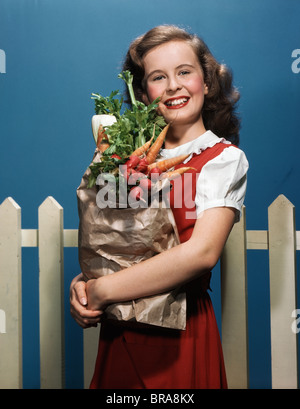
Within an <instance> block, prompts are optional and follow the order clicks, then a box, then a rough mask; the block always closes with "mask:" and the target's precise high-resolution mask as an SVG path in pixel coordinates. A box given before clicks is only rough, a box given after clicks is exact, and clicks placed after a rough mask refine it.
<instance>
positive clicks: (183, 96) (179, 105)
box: [164, 95, 190, 109]
mask: <svg viewBox="0 0 300 409" xmlns="http://www.w3.org/2000/svg"><path fill="white" fill-rule="evenodd" d="M179 99H186V101H185V102H182V103H180V104H176V105H167V103H168V102H172V101H176V100H179ZM189 100H190V97H188V96H186V95H182V96H178V97H173V98H168V99H167V100H166V101H164V105H165V107H166V108H167V109H180V108H183V107H185V106H186V105H187V104H188V103H189Z"/></svg>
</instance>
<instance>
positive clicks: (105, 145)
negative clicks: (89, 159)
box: [97, 125, 109, 153]
mask: <svg viewBox="0 0 300 409" xmlns="http://www.w3.org/2000/svg"><path fill="white" fill-rule="evenodd" d="M103 139H105V141H107V137H106V133H105V130H104V128H103V126H102V125H100V126H99V128H98V137H97V148H98V150H99V151H100V152H102V153H103V152H104V151H105V150H106V149H107V148H108V147H109V143H107V142H104V141H103Z"/></svg>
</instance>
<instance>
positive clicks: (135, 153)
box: [131, 136, 154, 156]
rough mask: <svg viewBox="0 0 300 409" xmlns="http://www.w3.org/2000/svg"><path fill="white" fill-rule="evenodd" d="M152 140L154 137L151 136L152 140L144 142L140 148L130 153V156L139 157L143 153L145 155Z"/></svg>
mask: <svg viewBox="0 0 300 409" xmlns="http://www.w3.org/2000/svg"><path fill="white" fill-rule="evenodd" d="M153 138H154V136H152V138H151V139H150V140H149V141H148V142H146V143H145V144H144V145H142V146H140V147H139V148H137V149H136V150H135V151H134V152H132V154H131V155H134V156H141V155H143V154H144V153H146V152H147V150H148V149H149V148H150V145H151V143H152V139H153Z"/></svg>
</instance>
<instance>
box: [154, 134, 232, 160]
mask: <svg viewBox="0 0 300 409" xmlns="http://www.w3.org/2000/svg"><path fill="white" fill-rule="evenodd" d="M220 142H221V143H226V144H231V142H229V141H227V140H226V139H225V138H219V137H218V136H217V135H215V134H214V133H213V132H212V131H206V132H205V133H204V134H202V135H200V136H198V138H196V139H194V140H192V141H190V142H186V143H184V144H182V145H179V146H176V148H172V149H161V151H160V155H161V156H162V157H163V158H165V159H168V158H174V157H175V156H179V155H187V154H191V155H192V154H193V153H196V154H198V155H199V154H200V153H201V152H202V151H204V150H205V149H207V148H211V147H212V146H214V145H216V144H217V143H220ZM189 160H190V157H188V158H187V159H186V160H185V161H184V163H185V162H188V161H189Z"/></svg>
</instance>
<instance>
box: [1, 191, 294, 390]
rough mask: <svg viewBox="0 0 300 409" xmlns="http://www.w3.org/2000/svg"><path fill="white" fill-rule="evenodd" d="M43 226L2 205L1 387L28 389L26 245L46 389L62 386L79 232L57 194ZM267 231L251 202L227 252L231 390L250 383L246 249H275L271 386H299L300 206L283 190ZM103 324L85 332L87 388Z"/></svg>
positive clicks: (9, 203) (225, 328)
mask: <svg viewBox="0 0 300 409" xmlns="http://www.w3.org/2000/svg"><path fill="white" fill-rule="evenodd" d="M38 214H39V226H38V229H23V230H22V229H21V208H20V207H19V206H18V204H17V203H16V202H15V201H14V200H13V199H12V198H10V197H8V198H6V199H5V200H4V201H3V203H2V204H1V205H0V263H1V264H0V348H1V349H0V353H1V356H0V389H1V388H22V302H21V301H22V288H21V248H22V247H36V246H38V247H39V269H40V354H41V356H40V358H41V359H40V360H41V373H40V377H41V388H63V387H64V386H65V373H64V366H65V365H64V292H63V250H64V247H77V246H78V231H77V230H76V229H69V230H68V229H65V230H64V228H63V208H62V207H61V206H60V205H59V203H57V201H56V200H55V199H54V198H53V197H48V198H47V199H46V200H45V201H44V202H43V203H42V204H41V206H40V207H39V212H38ZM268 217H269V229H268V231H262V230H253V231H246V215H245V208H243V211H242V218H241V221H240V222H239V223H237V224H236V225H235V226H234V228H233V230H232V232H231V234H230V236H229V238H228V240H227V243H226V246H225V248H224V251H223V254H222V257H221V304H222V305H221V309H222V344H223V351H224V358H225V364H226V370H227V377H228V384H229V387H230V388H248V387H249V382H248V380H249V375H248V366H249V365H248V326H247V260H246V258H247V257H246V254H247V249H248V250H252V249H256V250H257V249H259V250H267V251H269V264H270V265H269V268H270V303H271V307H270V313H271V317H270V321H271V355H272V388H273V389H276V388H289V389H292V388H297V382H298V380H297V377H298V373H297V361H298V358H297V334H296V332H297V328H296V329H295V318H296V317H297V315H298V312H299V310H297V309H296V308H297V303H296V250H300V232H299V231H295V208H294V206H293V204H292V203H290V202H289V201H288V200H287V199H286V198H285V197H284V196H283V195H280V196H279V197H278V198H277V199H276V200H275V201H274V202H273V203H272V204H271V205H270V206H269V208H268ZM98 337H99V327H98V328H91V329H89V330H87V331H84V345H83V357H84V387H88V385H89V382H90V379H91V375H92V372H93V368H94V363H95V358H96V352H97V344H98Z"/></svg>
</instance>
